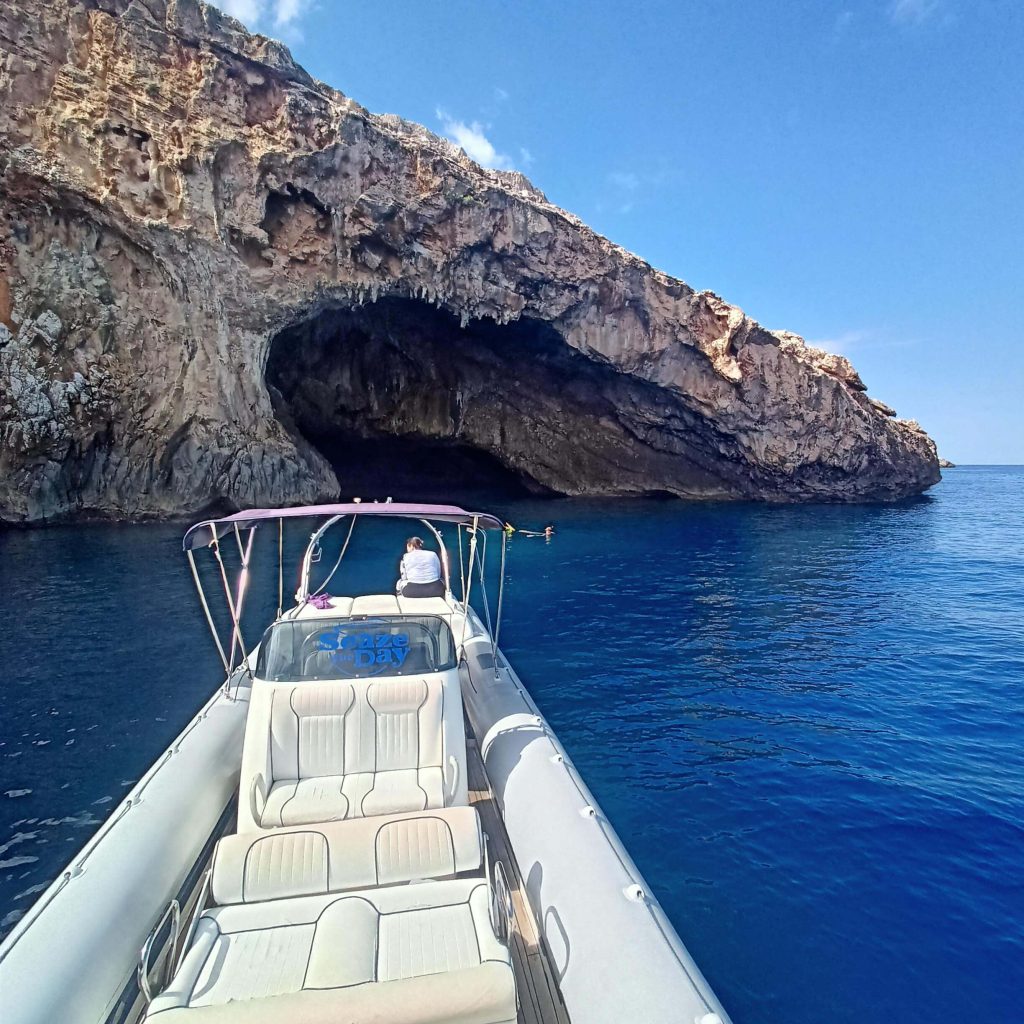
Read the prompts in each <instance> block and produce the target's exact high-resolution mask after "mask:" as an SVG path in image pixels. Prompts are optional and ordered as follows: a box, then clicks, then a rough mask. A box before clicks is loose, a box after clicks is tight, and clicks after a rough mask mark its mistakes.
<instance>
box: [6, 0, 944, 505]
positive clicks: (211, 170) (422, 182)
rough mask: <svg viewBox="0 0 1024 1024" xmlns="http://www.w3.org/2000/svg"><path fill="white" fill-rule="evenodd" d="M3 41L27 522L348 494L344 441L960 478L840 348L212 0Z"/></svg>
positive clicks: (13, 499) (800, 492)
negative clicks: (646, 246)
mask: <svg viewBox="0 0 1024 1024" xmlns="http://www.w3.org/2000/svg"><path fill="white" fill-rule="evenodd" d="M0 46H2V48H3V49H4V50H5V51H6V52H7V53H8V54H9V60H8V66H9V70H8V73H7V75H6V77H5V78H3V79H0V89H2V90H3V93H4V96H3V98H4V103H3V105H2V107H0V147H2V148H0V175H2V179H0V184H2V189H0V323H2V326H0V372H2V373H3V375H4V376H3V379H4V380H6V381H8V382H9V383H8V387H7V391H6V394H5V395H4V396H3V401H2V402H0V470H2V475H0V514H2V515H3V517H4V518H7V519H13V520H19V521H21V520H31V519H38V518H41V517H48V516H60V515H68V514H75V513H86V514H110V515H125V516H138V515H163V514H168V513H174V512H188V511H192V510H194V509H197V508H200V507H203V506H206V505H209V504H210V503H215V502H219V503H223V504H226V505H247V504H260V503H285V502H293V501H302V500H310V499H313V498H318V497H326V496H329V495H333V493H335V492H336V491H337V488H338V480H337V477H336V475H335V473H334V470H333V469H332V465H331V461H330V459H329V458H327V457H325V453H324V449H325V448H330V443H331V442H330V439H331V438H332V437H333V438H334V442H335V443H340V442H341V441H343V440H344V438H345V437H346V436H351V437H356V438H363V439H366V438H371V437H390V438H393V439H397V440H399V441H400V440H401V439H402V438H405V439H407V440H417V441H429V442H444V443H448V444H455V445H459V446H461V447H463V448H465V449H472V450H477V451H479V452H482V453H483V454H484V455H485V456H486V457H487V458H489V459H493V460H495V461H496V462H497V463H498V464H500V465H501V466H503V467H505V468H506V469H508V470H510V471H511V472H514V473H515V474H516V475H517V476H518V477H519V478H520V479H522V480H523V481H525V482H527V483H528V484H529V485H530V486H536V487H539V488H543V489H546V490H553V491H558V492H564V493H572V494H591V493H600V494H618V493H652V492H657V493H661V492H665V493H672V494H679V495H684V496H691V497H745V498H764V499H768V500H781V501H786V500H865V499H867V500H872V499H886V500H888V499H895V498H900V497H904V496H907V495H910V494H914V493H917V492H919V491H921V490H923V489H924V488H926V487H928V486H930V485H931V484H932V483H934V482H936V481H937V480H938V478H939V477H938V466H937V460H936V456H935V449H934V445H933V444H932V442H931V440H930V439H929V438H928V437H927V435H925V434H924V433H923V431H921V430H920V428H919V427H917V425H916V424H914V423H911V422H907V421H902V420H898V419H896V418H895V417H894V416H893V415H892V410H890V409H887V408H886V407H885V406H883V405H882V404H881V403H879V402H877V401H875V400H873V399H871V398H869V397H868V396H867V394H866V392H865V390H864V386H863V384H862V383H861V381H860V379H859V377H858V376H857V374H856V372H855V371H854V370H853V368H852V367H851V366H850V365H849V363H848V362H847V361H846V360H845V359H843V358H842V357H839V356H831V355H826V354H825V353H823V352H820V351H817V350H815V349H813V348H809V347H807V346H806V345H804V343H803V342H802V340H801V339H799V338H797V337H796V336H794V335H789V334H784V333H772V332H769V331H766V330H764V329H763V328H761V327H760V326H759V325H758V324H756V323H755V322H754V321H752V320H750V319H749V318H747V317H746V316H745V315H744V314H743V313H742V312H741V311H740V310H738V309H736V308H735V307H732V306H729V305H728V304H727V303H725V302H723V301H722V300H721V299H719V298H718V297H717V296H715V295H713V294H711V293H707V292H695V291H694V290H693V289H691V288H689V287H688V286H687V285H686V284H684V283H683V282H681V281H678V280H675V279H673V278H670V277H668V276H667V275H665V274H663V273H661V272H659V271H656V270H654V269H653V268H651V267H650V266H648V265H647V264H645V263H644V262H643V261H642V260H640V259H638V258H637V257H635V256H633V255H631V254H629V253H627V252H625V251H624V250H622V249H620V248H619V247H617V246H615V245H613V244H611V243H610V242H608V241H607V240H606V239H603V238H601V237H600V236H598V235H596V234H595V233H594V232H592V231H590V230H589V229H588V228H587V227H586V226H585V225H583V224H582V223H581V222H580V221H579V220H577V219H576V218H574V217H572V216H571V215H570V214H567V213H565V212H564V211H562V210H559V209H557V208H556V207H554V206H552V205H551V204H550V203H548V202H547V201H546V199H545V197H544V196H543V195H542V194H541V193H540V192H538V191H537V190H536V189H534V188H533V187H532V186H531V185H530V184H529V183H528V182H527V181H526V180H525V179H524V178H522V176H520V175H517V174H514V173H511V174H510V173H503V172H496V171H488V170H484V169H482V168H480V167H478V166H477V165H475V164H473V163H472V162H471V161H469V160H468V158H467V157H466V156H465V155H464V154H463V153H462V152H461V151H459V150H457V149H456V148H455V147H453V146H452V145H451V144H449V143H447V142H446V141H444V140H441V139H438V138H437V137H435V136H433V135H431V134H430V133H428V132H427V131H426V130H425V129H423V128H421V127H419V126H417V125H412V124H409V123H407V122H403V121H401V120H399V119H398V118H394V117H390V116H374V115H372V114H369V113H368V112H366V111H365V110H363V109H362V108H361V107H359V106H358V105H357V104H355V103H353V102H352V101H351V100H349V99H347V98H346V97H344V96H342V95H341V94H340V93H337V92H335V91H333V90H331V89H329V88H327V87H326V86H323V85H322V84H320V83H317V82H315V81H314V80H312V79H311V78H310V77H309V76H308V75H306V74H305V72H303V71H302V70H301V69H300V68H298V67H297V66H296V65H294V64H293V63H292V61H291V59H290V57H289V55H288V54H287V51H285V50H284V49H283V48H282V47H281V46H280V45H279V44H276V43H273V42H271V41H269V40H266V39H263V38H262V37H258V36H251V35H249V34H247V33H245V32H244V30H242V29H241V27H240V26H239V25H238V24H237V23H236V22H233V21H232V20H231V19H229V18H226V17H225V16H223V15H222V14H220V13H219V12H218V11H216V10H215V9H213V8H208V7H206V6H204V5H202V4H199V3H195V2H192V0H177V2H175V3H165V2H163V0H150V2H148V3H145V4H143V3H128V2H127V0H102V2H90V3H85V2H78V3H76V2H72V0H57V2H55V3H52V2H51V3H44V2H42V0H25V2H23V3H21V4H19V5H17V8H14V7H12V6H10V5H9V6H8V7H6V8H4V9H3V10H2V11H0ZM413 355H415V356H416V358H411V356H413ZM290 359H292V360H293V362H292V364H290V363H289V360H290ZM314 368H315V369H316V371H317V372H319V373H322V374H323V375H324V377H325V379H327V380H329V381H330V382H331V388H332V392H331V394H332V397H331V399H330V401H328V400H327V399H326V398H325V395H324V393H323V391H322V389H321V390H318V389H317V387H316V386H315V382H313V381H311V380H309V379H306V377H308V376H309V375H308V374H306V375H305V376H304V369H305V370H311V369H314ZM268 380H270V381H271V382H272V383H274V382H276V384H275V388H276V392H277V396H278V397H277V398H276V399H275V398H272V392H271V389H270V388H268ZM357 381H361V382H362V385H364V386H365V389H364V390H363V391H362V392H361V391H360V385H358V384H356V383H355V382H357ZM289 388H290V389H291V390H290V391H289V390H288V389H289ZM286 391H287V392H288V394H287V395H286V394H285V392H286ZM314 420H315V421H316V422H315V427H314V426H311V425H310V424H311V423H312V422H313V421H314ZM314 435H315V436H314ZM325 439H326V440H325ZM328 454H329V453H328Z"/></svg>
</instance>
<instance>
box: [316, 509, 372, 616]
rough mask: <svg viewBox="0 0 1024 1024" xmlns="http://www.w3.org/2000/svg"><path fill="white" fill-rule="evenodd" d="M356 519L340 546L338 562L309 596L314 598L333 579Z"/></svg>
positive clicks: (346, 549) (353, 519)
mask: <svg viewBox="0 0 1024 1024" xmlns="http://www.w3.org/2000/svg"><path fill="white" fill-rule="evenodd" d="M358 518H359V517H358V516H353V517H352V525H351V526H349V528H348V536H347V537H346V538H345V543H344V544H342V545H341V552H340V554H339V555H338V560H337V561H336V562H335V563H334V568H333V569H331V571H330V572H329V573H328V574H327V579H325V580H324V581H323V583H321V584H320V586H319V587H318V588H317V589H316V590H314V591H313V593H312V594H311V595H310V596H311V597H316V595H317V594H319V593H320V591H321V590H323V589H324V588H325V587H326V586H327V584H328V583H330V582H331V580H332V579H333V578H334V574H335V573H336V572H337V571H338V566H339V565H341V560H342V559H343V558H344V557H345V552H346V551H348V542H349V541H350V540H351V539H352V531H353V530H354V529H355V528H356V520H357V519H358ZM307 600H309V598H307Z"/></svg>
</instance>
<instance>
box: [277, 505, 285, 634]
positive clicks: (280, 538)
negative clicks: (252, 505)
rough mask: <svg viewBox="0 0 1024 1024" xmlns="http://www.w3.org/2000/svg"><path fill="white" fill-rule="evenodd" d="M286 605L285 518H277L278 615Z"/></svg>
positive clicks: (279, 616) (279, 615) (278, 615)
mask: <svg viewBox="0 0 1024 1024" xmlns="http://www.w3.org/2000/svg"><path fill="white" fill-rule="evenodd" d="M283 607H284V519H283V518H279V519H278V520H277V617H278V618H281V609H282V608H283Z"/></svg>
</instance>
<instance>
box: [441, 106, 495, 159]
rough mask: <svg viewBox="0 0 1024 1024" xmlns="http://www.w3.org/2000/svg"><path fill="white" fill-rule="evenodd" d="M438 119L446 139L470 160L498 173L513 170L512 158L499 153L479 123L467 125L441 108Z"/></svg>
mask: <svg viewBox="0 0 1024 1024" xmlns="http://www.w3.org/2000/svg"><path fill="white" fill-rule="evenodd" d="M437 118H438V120H439V121H440V122H441V131H442V132H444V135H445V137H446V138H448V139H450V140H451V141H452V142H454V143H455V145H456V146H460V147H461V148H462V150H463V151H464V152H465V154H466V156H468V157H469V158H470V160H475V161H476V162H477V163H478V164H481V165H483V166H484V167H491V168H493V169H494V170H496V171H511V170H512V169H513V164H512V160H511V158H510V157H508V156H506V155H505V154H504V153H499V152H498V150H497V148H496V147H495V145H494V143H493V142H491V140H490V139H489V138H487V136H486V135H485V134H484V126H483V125H482V124H480V122H479V121H472V122H470V123H469V124H466V122H465V121H460V120H458V119H457V118H454V117H452V116H451V115H450V114H447V113H446V112H445V111H443V110H441V109H440V108H438V110H437Z"/></svg>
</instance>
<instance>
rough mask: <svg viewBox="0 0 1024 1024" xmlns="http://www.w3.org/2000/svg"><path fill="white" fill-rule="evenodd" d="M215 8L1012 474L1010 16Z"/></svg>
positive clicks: (1022, 44)
mask: <svg viewBox="0 0 1024 1024" xmlns="http://www.w3.org/2000/svg"><path fill="white" fill-rule="evenodd" d="M218 6H220V7H221V8H223V9H224V10H226V11H227V12H228V13H231V14H233V15H235V16H236V17H238V18H239V19H240V20H241V21H242V22H243V23H244V24H245V25H246V26H247V27H248V28H250V29H252V30H254V31H260V32H263V33H265V34H267V35H271V36H274V37H276V38H278V39H281V40H282V41H284V42H285V43H286V44H287V45H288V46H289V47H290V48H291V50H292V53H293V54H294V56H295V58H296V60H298V62H299V63H300V64H302V65H303V66H304V67H305V68H306V69H307V70H308V71H309V72H310V73H311V74H313V75H314V76H316V77H317V78H319V79H322V80H323V81H325V82H327V83H328V84H329V85H332V86H334V87H335V88H337V89H340V90H341V91H342V92H344V93H346V94H347V95H349V96H351V97H352V98H353V99H355V100H357V101H358V102H359V103H361V104H363V106H365V107H367V108H369V109H370V110H372V111H375V112H377V113H394V114H399V115H400V116H402V117H404V118H406V119H408V120H411V121H418V122H420V123H422V124H424V125H426V126H427V127H428V128H430V129H431V130H433V131H435V132H437V133H438V134H442V135H447V136H448V137H449V138H451V139H452V140H453V141H455V142H457V143H458V144H459V145H461V146H462V147H463V148H464V149H465V150H466V152H467V153H468V154H469V155H470V156H471V157H473V158H474V159H476V160H478V161H480V162H481V163H484V164H487V165H488V166H491V167H501V168H514V169H516V170H520V171H522V172H523V173H525V174H526V175H527V176H528V177H529V178H530V179H531V181H533V183H534V184H535V185H536V186H537V187H538V188H540V189H542V190H543V191H544V192H545V193H546V194H547V196H548V198H549V199H550V200H551V201H552V202H555V203H557V204H558V205H559V206H562V207H565V208H566V209H568V210H571V211H572V212H573V213H575V214H577V215H578V216H580V217H582V218H583V219H584V220H585V221H586V222H587V223H589V224H590V225H591V226H592V227H593V228H595V229H596V230H597V231H599V232H601V233H602V234H604V235H606V236H607V237H608V238H610V239H612V240H613V241H614V242H617V243H619V244H620V245H623V246H625V247H626V248H627V249H630V250H632V251H633V252H635V253H637V254H638V255H640V256H641V257H643V258H644V259H645V260H647V261H648V262H650V263H651V264H653V265H654V266H656V267H659V268H660V269H662V270H664V271H666V272H668V273H670V274H672V275H674V276H676V277H680V278H682V279H683V280H685V281H686V282H687V283H689V284H690V285H692V286H693V287H695V288H702V289H703V288H707V289H710V290H711V291H714V292H716V293H717V294H719V295H721V296H722V297H723V298H724V299H726V300H727V301H729V302H731V303H734V304H735V305H738V306H740V307H741V308H742V309H743V310H744V311H745V312H746V313H747V314H749V315H750V316H751V317H753V318H754V319H756V320H758V321H759V322H760V323H762V324H763V325H765V326H766V327H769V328H771V329H783V330H789V331H793V332H795V333H797V334H800V335H802V336H803V337H805V338H806V339H807V340H808V341H809V342H810V343H812V344H816V345H818V346H820V347H822V348H826V349H829V350H830V351H834V352H840V353H842V354H843V355H845V356H847V357H848V358H849V359H850V360H851V361H852V362H853V364H854V366H855V367H856V368H857V369H858V371H860V374H861V376H862V377H863V379H864V381H865V383H866V384H867V386H868V390H869V393H870V394H871V395H872V396H873V397H875V398H879V399H881V400H882V401H884V402H886V403H887V404H889V405H891V406H893V407H895V409H896V410H897V413H898V414H899V415H900V416H902V417H905V418H907V419H916V420H918V421H919V422H920V423H921V425H922V426H923V427H924V428H925V429H926V430H927V431H928V432H929V433H930V434H931V436H932V437H934V438H935V440H936V442H937V443H938V446H939V453H940V455H942V456H944V457H946V458H949V459H951V460H953V461H954V462H960V463H996V464H999V463H1024V326H1022V324H1024V313H1022V310H1021V305H1022V304H1024V2H1022V0H861V2H859V3H853V2H850V0H845V2H831V0H813V2H812V0H806V2H802V0H790V2H786V3H783V2H776V0H675V2H671V0H658V2H656V0H650V2H646V0H617V2H605V0H586V2H585V0H547V2H541V0H501V2H499V0H433V2H427V0H375V2H371V0H365V2H357V0H220V3H219V4H218Z"/></svg>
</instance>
